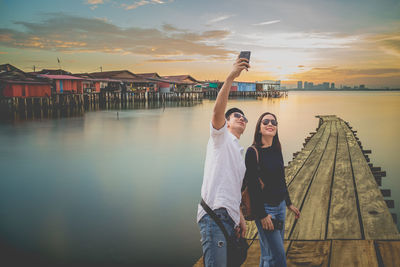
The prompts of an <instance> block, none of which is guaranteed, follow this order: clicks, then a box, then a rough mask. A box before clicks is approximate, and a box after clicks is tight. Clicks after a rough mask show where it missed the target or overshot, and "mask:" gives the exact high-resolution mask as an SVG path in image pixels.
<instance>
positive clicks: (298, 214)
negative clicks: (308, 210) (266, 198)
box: [288, 204, 300, 219]
mask: <svg viewBox="0 0 400 267" xmlns="http://www.w3.org/2000/svg"><path fill="white" fill-rule="evenodd" d="M288 209H289V210H290V211H291V212H293V213H294V216H295V219H298V218H300V211H299V210H298V209H297V208H296V207H295V206H293V204H292V205H290V206H289V207H288Z"/></svg>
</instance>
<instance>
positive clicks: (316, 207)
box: [290, 122, 338, 240]
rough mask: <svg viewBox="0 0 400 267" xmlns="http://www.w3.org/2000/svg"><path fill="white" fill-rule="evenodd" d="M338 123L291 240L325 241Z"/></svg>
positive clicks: (332, 131) (333, 124) (332, 128)
mask: <svg viewBox="0 0 400 267" xmlns="http://www.w3.org/2000/svg"><path fill="white" fill-rule="evenodd" d="M337 133H338V132H337V128H336V122H333V123H332V126H331V131H330V136H329V140H328V144H327V146H326V148H325V151H324V154H323V156H322V159H321V162H320V164H319V165H318V169H317V171H316V173H315V176H314V179H313V181H312V184H311V186H310V189H309V192H308V193H307V196H306V198H305V200H304V204H303V206H302V208H301V216H300V218H299V219H298V221H297V223H296V226H295V228H294V230H293V233H292V234H291V235H290V239H291V240H324V239H325V232H326V222H327V220H326V218H327V216H328V209H329V196H330V191H331V182H332V176H333V170H334V165H335V156H336V146H337Z"/></svg>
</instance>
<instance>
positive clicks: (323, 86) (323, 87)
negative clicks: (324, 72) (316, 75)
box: [322, 82, 329, 90]
mask: <svg viewBox="0 0 400 267" xmlns="http://www.w3.org/2000/svg"><path fill="white" fill-rule="evenodd" d="M322 89H323V90H328V89H329V83H328V82H324V83H322Z"/></svg>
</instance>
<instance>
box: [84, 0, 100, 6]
mask: <svg viewBox="0 0 400 267" xmlns="http://www.w3.org/2000/svg"><path fill="white" fill-rule="evenodd" d="M103 3H104V1H103V0H87V1H86V4H88V5H99V4H103Z"/></svg>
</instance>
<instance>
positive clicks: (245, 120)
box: [233, 112, 248, 123]
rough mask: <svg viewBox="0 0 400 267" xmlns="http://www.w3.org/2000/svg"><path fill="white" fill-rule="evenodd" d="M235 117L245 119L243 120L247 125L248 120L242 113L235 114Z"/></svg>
mask: <svg viewBox="0 0 400 267" xmlns="http://www.w3.org/2000/svg"><path fill="white" fill-rule="evenodd" d="M233 116H234V117H235V118H237V119H240V118H243V120H244V122H245V123H247V122H248V120H247V118H246V117H245V116H244V115H242V114H240V113H237V112H235V113H233Z"/></svg>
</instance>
